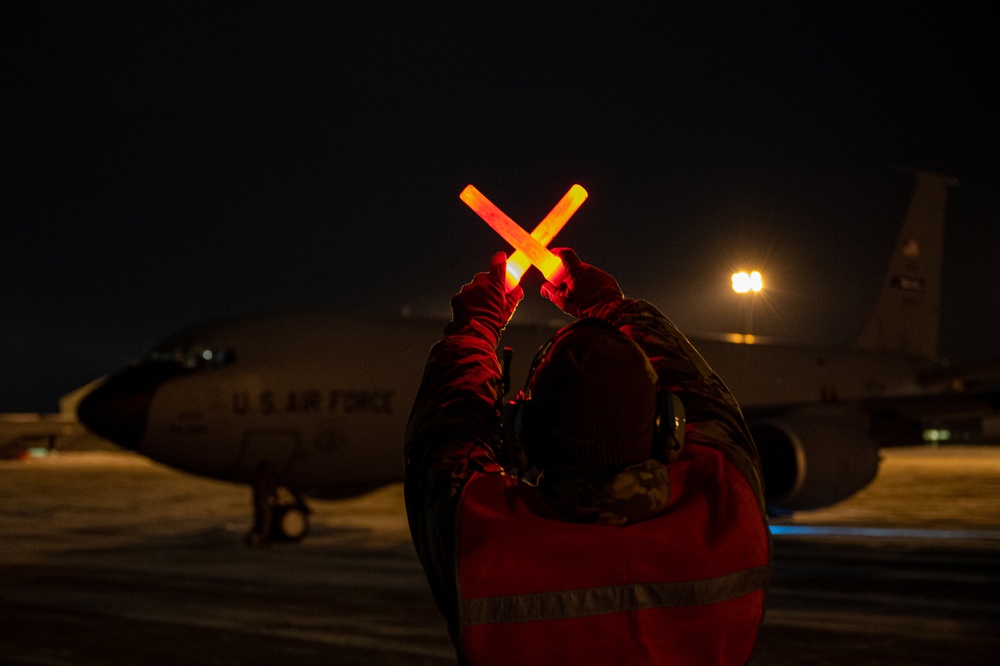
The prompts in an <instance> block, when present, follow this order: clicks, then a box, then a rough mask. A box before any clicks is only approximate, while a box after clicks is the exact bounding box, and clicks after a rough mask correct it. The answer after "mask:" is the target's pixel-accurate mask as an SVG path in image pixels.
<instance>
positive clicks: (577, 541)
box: [457, 445, 769, 666]
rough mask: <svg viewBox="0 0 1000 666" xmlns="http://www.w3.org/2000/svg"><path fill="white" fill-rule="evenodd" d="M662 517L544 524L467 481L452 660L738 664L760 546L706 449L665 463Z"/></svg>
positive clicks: (508, 483)
mask: <svg viewBox="0 0 1000 666" xmlns="http://www.w3.org/2000/svg"><path fill="white" fill-rule="evenodd" d="M670 481H671V502H670V507H669V508H668V510H667V511H666V512H664V513H663V514H661V515H659V516H656V517H655V518H652V519H649V520H646V521H643V522H640V523H635V524H633V525H628V526H625V527H611V526H601V525H582V524H578V523H569V522H565V521H561V520H556V519H552V518H546V517H543V516H544V515H546V512H545V510H544V508H542V507H541V506H540V505H539V502H540V500H539V498H538V497H537V494H535V493H534V492H533V490H532V489H530V488H527V487H525V486H524V485H523V484H521V483H519V482H517V481H516V480H514V479H512V478H511V477H507V476H503V475H500V474H480V475H478V476H477V477H475V478H473V479H472V480H470V482H469V483H468V484H466V486H465V488H464V490H463V494H462V498H461V504H460V507H459V522H458V544H459V545H458V556H459V560H458V572H457V575H458V582H459V585H458V594H459V618H458V620H459V643H460V645H459V650H461V651H462V652H463V654H464V656H465V658H466V660H467V662H468V663H469V664H470V665H473V666H482V665H491V664H496V665H498V666H499V665H502V666H511V665H512V664H517V665H518V666H523V665H527V664H548V665H550V666H551V665H552V664H572V665H573V666H580V665H582V664H697V665H698V666H706V665H708V664H743V663H746V661H747V660H748V659H749V658H750V653H751V651H752V650H753V645H754V642H755V640H756V636H757V630H758V627H759V625H760V622H761V619H762V618H763V614H764V589H765V587H766V584H767V575H768V560H769V555H768V550H769V537H768V532H767V526H766V524H765V522H764V519H763V517H762V515H761V510H760V508H759V505H758V504H757V499H756V496H755V494H754V492H753V490H752V489H751V487H750V485H749V483H748V482H747V481H746V479H745V478H744V477H743V476H742V475H741V474H740V473H739V472H738V471H737V470H736V468H735V467H734V466H733V465H731V464H729V463H728V462H726V461H725V460H724V458H723V457H722V455H721V453H720V452H718V451H717V450H715V449H712V448H709V447H704V446H697V445H690V446H688V447H687V448H686V449H685V455H684V456H682V457H681V458H680V459H679V460H677V461H675V462H673V463H671V467H670Z"/></svg>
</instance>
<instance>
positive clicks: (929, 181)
mask: <svg viewBox="0 0 1000 666" xmlns="http://www.w3.org/2000/svg"><path fill="white" fill-rule="evenodd" d="M908 171H909V170H908ZM911 172H912V173H913V174H914V175H915V176H916V183H915V184H914V187H913V195H912V197H911V198H910V204H909V207H908V209H907V211H906V218H905V220H904V221H903V228H902V230H901V231H900V234H899V238H898V239H897V241H896V245H895V247H894V249H893V253H892V259H891V260H890V262H889V270H888V271H887V272H886V275H885V279H884V280H883V282H882V288H881V291H880V292H879V296H878V300H877V301H876V302H875V308H874V311H873V312H872V314H871V316H870V317H869V318H868V321H867V322H866V323H865V325H864V327H863V328H862V329H861V334H860V335H859V336H858V337H857V339H856V340H855V342H854V346H855V347H858V348H861V349H880V350H886V351H893V352H899V353H905V354H909V355H912V356H920V357H924V358H937V356H938V330H939V327H940V309H941V259H942V245H943V240H944V220H945V211H946V207H947V199H948V188H949V187H954V186H955V185H958V181H957V180H955V179H953V178H949V177H947V176H942V175H940V174H936V173H932V172H930V171H911Z"/></svg>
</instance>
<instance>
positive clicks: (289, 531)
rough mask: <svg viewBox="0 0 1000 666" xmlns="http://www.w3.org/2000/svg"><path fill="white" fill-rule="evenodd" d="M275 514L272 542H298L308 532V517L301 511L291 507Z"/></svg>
mask: <svg viewBox="0 0 1000 666" xmlns="http://www.w3.org/2000/svg"><path fill="white" fill-rule="evenodd" d="M275 513H276V514H278V515H276V516H275V517H274V518H275V520H274V528H273V531H274V534H272V539H273V540H275V541H299V540H300V539H302V538H303V537H304V536H305V535H306V534H307V533H308V532H309V516H308V515H307V514H306V512H305V511H303V510H302V509H299V508H298V507H294V506H293V507H288V508H287V509H279V510H277V511H276V512H275Z"/></svg>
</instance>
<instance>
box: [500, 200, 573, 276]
mask: <svg viewBox="0 0 1000 666" xmlns="http://www.w3.org/2000/svg"><path fill="white" fill-rule="evenodd" d="M586 200H587V190H585V189H583V187H581V186H580V185H573V187H571V188H569V191H568V192H566V194H564V195H563V198H562V199H560V200H559V203H557V204H556V205H555V207H554V208H553V209H552V210H550V211H549V214H548V215H546V216H545V219H543V220H542V221H541V222H539V223H538V226H537V227H535V228H534V229H533V230H532V232H531V237H532V238H534V239H535V240H536V241H538V242H539V243H541V244H542V245H545V246H548V244H549V243H550V242H551V241H552V239H553V238H555V237H556V234H558V233H559V232H560V231H561V230H562V228H563V226H565V224H566V223H567V222H569V218H571V217H573V213H575V212H576V211H577V209H579V208H580V206H582V205H583V202H584V201H586ZM530 265H531V259H529V258H528V255H527V253H526V252H524V251H522V250H516V251H515V252H514V254H512V255H511V256H510V257H509V258H508V259H507V291H510V290H511V289H513V288H514V287H516V286H517V283H518V282H520V281H521V276H523V275H524V272H525V271H526V270H528V266H530Z"/></svg>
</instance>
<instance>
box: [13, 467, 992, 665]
mask: <svg viewBox="0 0 1000 666" xmlns="http://www.w3.org/2000/svg"><path fill="white" fill-rule="evenodd" d="M998 497H1000V447H943V448H939V449H896V450H889V451H886V452H885V459H884V462H883V465H882V467H881V470H880V472H879V476H878V478H877V479H876V481H875V482H874V483H873V484H872V485H871V486H870V487H869V488H867V489H865V490H864V491H862V492H861V493H859V494H858V495H856V496H855V497H853V498H851V499H849V500H848V501H846V502H843V503H841V504H840V505H838V506H836V507H834V508H831V509H825V510H822V511H817V512H812V513H803V514H797V515H795V516H792V517H791V518H786V519H782V520H780V521H776V522H775V526H774V531H775V536H774V573H773V577H772V582H771V586H770V589H769V591H768V611H767V616H766V618H765V621H764V625H763V627H762V629H761V633H760V639H759V641H758V646H757V650H756V652H755V656H754V658H753V661H752V662H751V663H753V664H776V665H785V664H789V665H790V664H796V665H800V664H851V665H863V664H936V665H941V664H963V665H967V664H996V663H1000V661H998V660H1000V501H998ZM312 508H313V510H314V513H313V516H312V533H311V534H310V536H309V537H308V538H307V539H306V540H305V541H304V542H302V543H300V544H296V545H276V546H272V547H271V548H268V549H265V550H251V549H247V548H245V547H244V545H243V533H244V532H245V530H246V528H247V527H248V526H249V523H250V493H249V489H247V488H242V487H237V486H232V485H229V484H224V483H216V482H212V481H206V480H204V479H199V478H195V477H191V476H188V475H185V474H181V473H178V472H175V471H172V470H170V469H167V468H164V467H162V466H159V465H156V464H154V463H150V462H148V461H146V460H145V459H143V458H141V457H138V456H136V455H134V454H129V453H108V452H100V453H98V452H94V453H75V454H63V455H58V456H52V457H49V458H44V459H32V460H28V461H20V462H14V461H5V462H0V544H2V547H0V663H3V664H39V665H47V666H63V665H66V666H69V665H92V664H102V665H103V664H149V665H159V664H164V665H166V664H170V665H175V664H185V665H186V666H198V665H201V664H240V665H256V664H274V663H282V664H296V665H307V664H323V665H324V666H329V665H330V664H338V665H351V664H404V665H406V664H425V665H432V664H433V665H438V664H454V663H455V659H454V656H453V653H452V649H451V645H450V643H449V641H448V638H447V635H446V631H445V626H444V622H443V620H442V619H441V617H440V616H439V615H438V613H437V611H436V610H435V608H434V605H433V603H432V601H431V597H430V593H429V590H428V588H427V586H426V583H425V581H424V578H423V574H422V572H421V570H420V567H419V565H418V563H417V561H416V557H415V555H414V553H413V549H412V546H411V544H410V542H409V535H408V531H407V527H406V519H405V515H404V512H403V502H402V490H401V487H400V486H398V485H397V486H390V487H388V488H384V489H382V490H379V491H376V492H374V493H372V494H370V495H366V496H364V497H361V498H357V499H354V500H347V501H339V502H313V503H312Z"/></svg>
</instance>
